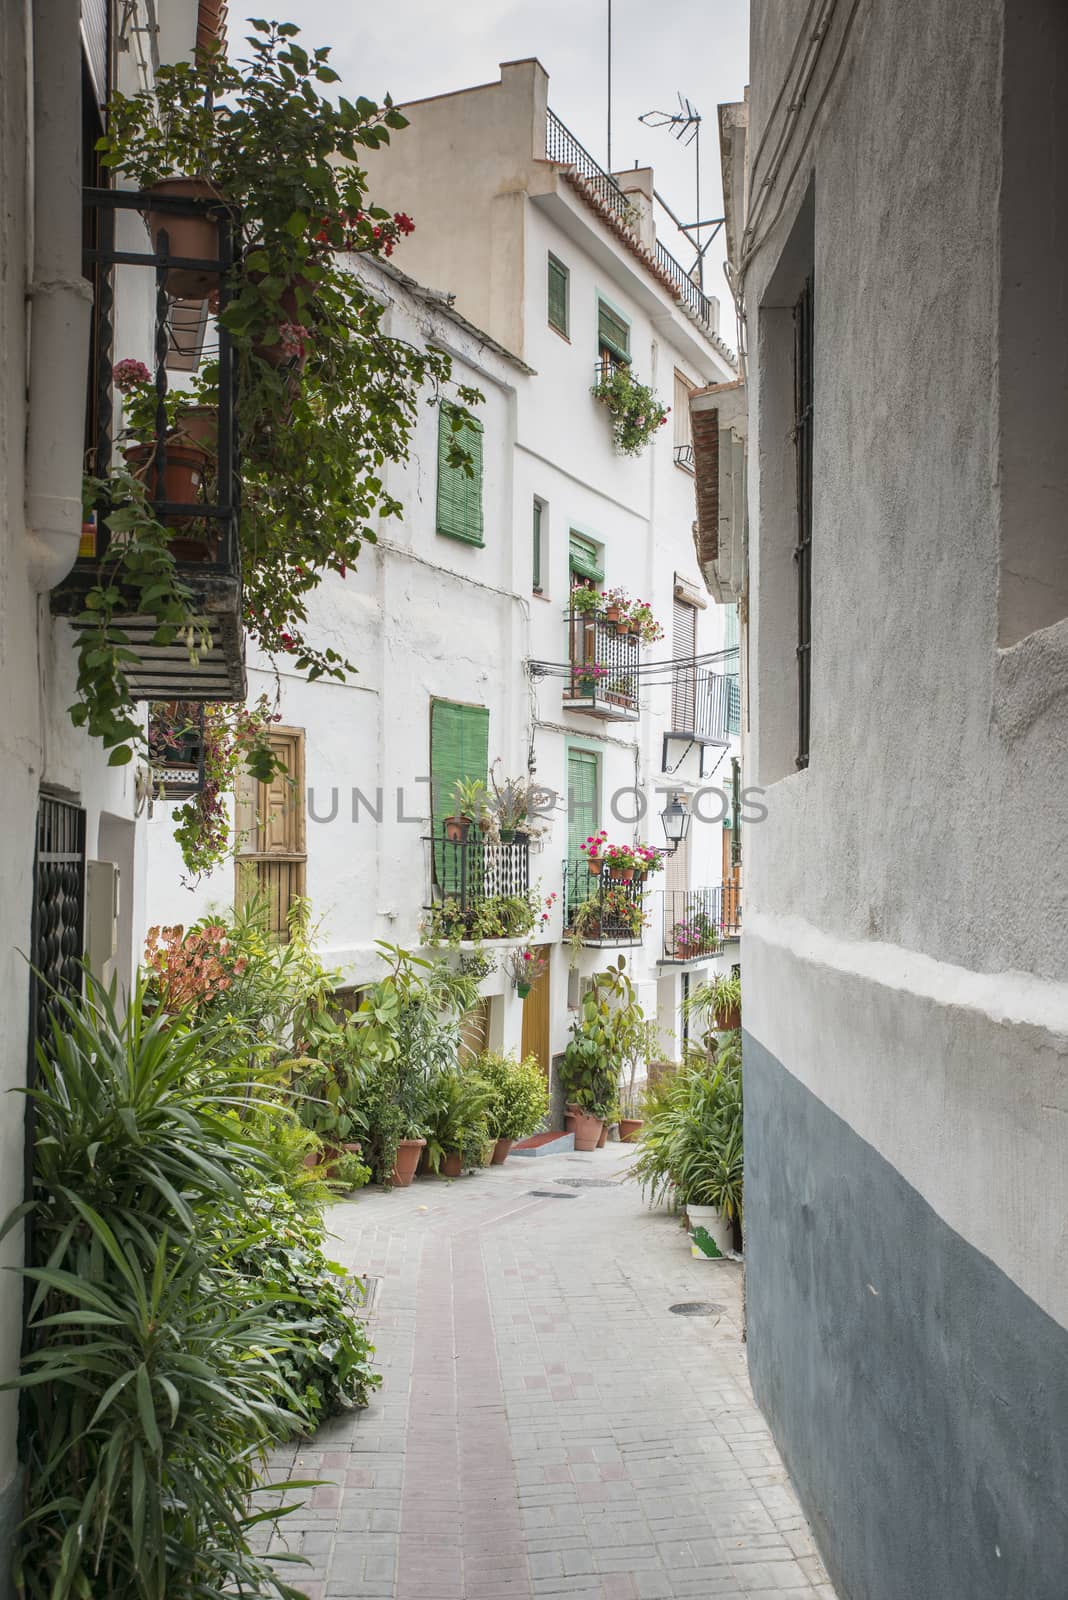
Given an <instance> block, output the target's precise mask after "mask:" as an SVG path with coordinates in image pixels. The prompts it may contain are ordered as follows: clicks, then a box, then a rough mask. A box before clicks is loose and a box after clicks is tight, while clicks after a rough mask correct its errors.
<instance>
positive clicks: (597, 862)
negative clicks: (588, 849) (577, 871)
mask: <svg viewBox="0 0 1068 1600" xmlns="http://www.w3.org/2000/svg"><path fill="white" fill-rule="evenodd" d="M586 865H587V866H588V867H589V869H590V872H591V874H592V875H593V877H595V878H599V877H600V875H601V872H602V870H603V868H604V858H603V856H591V857H590V859H589V861H588V862H587V863H586Z"/></svg>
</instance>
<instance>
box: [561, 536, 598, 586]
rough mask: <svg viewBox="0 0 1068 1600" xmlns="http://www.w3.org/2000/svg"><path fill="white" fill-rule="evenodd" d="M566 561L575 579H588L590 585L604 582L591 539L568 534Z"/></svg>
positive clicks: (595, 548) (595, 549) (595, 547)
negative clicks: (567, 560)
mask: <svg viewBox="0 0 1068 1600" xmlns="http://www.w3.org/2000/svg"><path fill="white" fill-rule="evenodd" d="M568 559H569V562H570V566H571V571H572V572H573V573H574V575H575V577H576V578H588V579H589V581H590V582H591V583H603V582H604V568H603V567H602V565H601V562H600V557H599V555H598V553H597V546H596V545H595V544H594V542H593V540H592V539H584V538H583V536H582V534H581V533H572V534H570V535H569V538H568Z"/></svg>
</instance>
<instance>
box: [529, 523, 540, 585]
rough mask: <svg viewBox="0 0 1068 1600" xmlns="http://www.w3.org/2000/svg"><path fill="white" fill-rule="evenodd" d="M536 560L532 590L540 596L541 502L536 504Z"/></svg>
mask: <svg viewBox="0 0 1068 1600" xmlns="http://www.w3.org/2000/svg"><path fill="white" fill-rule="evenodd" d="M533 555H534V560H533V567H532V574H531V588H532V589H533V590H534V591H535V592H536V593H538V594H540V593H541V501H540V500H535V502H534V552H533Z"/></svg>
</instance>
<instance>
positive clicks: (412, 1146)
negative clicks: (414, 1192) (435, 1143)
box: [392, 1139, 426, 1189]
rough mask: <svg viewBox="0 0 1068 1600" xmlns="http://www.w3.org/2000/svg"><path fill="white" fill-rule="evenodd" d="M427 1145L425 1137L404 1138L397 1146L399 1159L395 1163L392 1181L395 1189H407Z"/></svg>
mask: <svg viewBox="0 0 1068 1600" xmlns="http://www.w3.org/2000/svg"><path fill="white" fill-rule="evenodd" d="M425 1146H426V1140H425V1139H402V1140H401V1142H400V1144H399V1145H398V1146H397V1159H396V1161H395V1162H394V1164H393V1175H392V1183H393V1187H394V1188H395V1189H407V1187H408V1185H409V1184H410V1183H411V1181H412V1179H413V1178H414V1177H415V1169H416V1167H417V1166H418V1165H419V1157H420V1155H421V1154H422V1152H423V1150H424V1148H425Z"/></svg>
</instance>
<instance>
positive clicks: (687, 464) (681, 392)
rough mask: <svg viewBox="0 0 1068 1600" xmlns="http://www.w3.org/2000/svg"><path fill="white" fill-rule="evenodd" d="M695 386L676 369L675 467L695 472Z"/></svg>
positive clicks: (674, 414) (674, 404)
mask: <svg viewBox="0 0 1068 1600" xmlns="http://www.w3.org/2000/svg"><path fill="white" fill-rule="evenodd" d="M693 391H694V385H693V384H692V383H691V382H690V380H689V378H687V377H686V376H685V375H684V374H683V373H681V372H680V371H679V370H678V368H677V367H676V369H675V399H674V402H673V410H672V421H673V422H674V424H675V465H676V466H677V467H683V468H684V469H685V470H686V471H687V472H692V471H693V435H692V434H691V432H690V396H691V394H692V393H693Z"/></svg>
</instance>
